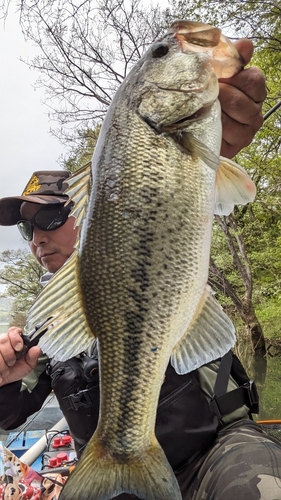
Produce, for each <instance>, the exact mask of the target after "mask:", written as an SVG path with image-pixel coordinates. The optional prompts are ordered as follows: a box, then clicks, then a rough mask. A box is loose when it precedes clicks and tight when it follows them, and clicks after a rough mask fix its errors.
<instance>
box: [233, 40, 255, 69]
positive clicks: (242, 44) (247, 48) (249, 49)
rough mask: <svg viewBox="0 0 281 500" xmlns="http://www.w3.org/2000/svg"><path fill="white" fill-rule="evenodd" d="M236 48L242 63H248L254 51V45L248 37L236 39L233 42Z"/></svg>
mask: <svg viewBox="0 0 281 500" xmlns="http://www.w3.org/2000/svg"><path fill="white" fill-rule="evenodd" d="M234 45H235V47H236V49H237V50H238V52H239V54H240V55H241V57H242V59H243V61H244V64H245V66H246V64H248V63H249V62H250V60H251V58H252V55H253V52H254V45H253V42H252V41H251V40H249V39H248V38H241V39H240V40H237V41H236V42H235V43H234Z"/></svg>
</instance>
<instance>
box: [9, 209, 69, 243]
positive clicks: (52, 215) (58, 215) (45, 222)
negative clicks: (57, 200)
mask: <svg viewBox="0 0 281 500" xmlns="http://www.w3.org/2000/svg"><path fill="white" fill-rule="evenodd" d="M73 205H74V204H73V203H70V204H69V205H67V206H64V205H62V204H58V205H46V206H43V207H42V208H40V210H38V212H36V214H35V215H34V216H33V217H32V218H31V219H30V220H20V221H18V223H17V226H18V229H19V232H20V234H21V235H22V237H23V238H24V239H25V240H26V241H31V240H32V238H33V231H34V228H35V227H37V228H38V229H40V230H41V231H54V230H55V229H58V228H59V227H61V226H63V225H64V224H65V223H66V221H67V219H68V216H69V214H70V212H71V210H72V208H73Z"/></svg>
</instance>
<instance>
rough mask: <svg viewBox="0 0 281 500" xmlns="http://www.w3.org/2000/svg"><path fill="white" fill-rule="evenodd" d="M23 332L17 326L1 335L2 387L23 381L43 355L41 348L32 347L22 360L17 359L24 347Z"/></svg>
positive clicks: (0, 363)
mask: <svg viewBox="0 0 281 500" xmlns="http://www.w3.org/2000/svg"><path fill="white" fill-rule="evenodd" d="M21 334H22V330H21V328H18V327H16V326H14V327H12V328H9V330H8V332H7V333H3V334H1V335H0V386H2V385H6V384H10V383H12V382H16V381H17V380H22V378H23V377H25V376H26V375H28V373H30V372H31V371H32V370H33V369H34V367H35V366H36V364H37V361H38V357H39V355H40V353H41V350H40V348H39V347H36V346H35V347H32V348H31V349H30V350H29V351H28V352H27V353H26V355H25V356H23V357H22V358H21V359H19V360H17V359H16V354H17V353H18V352H20V351H21V350H22V349H23V347H24V345H23V340H22V336H21Z"/></svg>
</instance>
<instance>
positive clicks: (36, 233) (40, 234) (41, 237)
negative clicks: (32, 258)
mask: <svg viewBox="0 0 281 500" xmlns="http://www.w3.org/2000/svg"><path fill="white" fill-rule="evenodd" d="M48 241H49V235H48V231H42V230H41V229H39V228H38V227H34V228H33V236H32V243H33V244H34V245H35V246H37V247H39V246H41V245H45V244H46V243H47V242H48Z"/></svg>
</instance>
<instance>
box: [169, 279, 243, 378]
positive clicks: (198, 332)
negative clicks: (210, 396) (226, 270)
mask: <svg viewBox="0 0 281 500" xmlns="http://www.w3.org/2000/svg"><path fill="white" fill-rule="evenodd" d="M235 340H236V337H235V329H234V326H233V323H232V321H231V320H230V319H229V317H228V316H227V315H226V314H225V312H224V311H223V309H222V307H221V305H220V304H219V303H218V302H217V300H216V299H215V298H214V296H213V295H212V291H211V289H210V287H209V286H207V287H206V290H205V293H204V295H203V297H202V300H201V303H200V305H199V308H198V310H197V315H196V317H195V318H194V320H193V322H192V324H191V325H190V327H189V328H188V330H187V332H186V334H185V336H184V337H183V338H182V339H181V341H180V342H179V343H178V344H177V345H176V347H175V348H174V350H173V353H172V356H171V363H172V366H173V367H174V368H175V370H176V372H177V373H179V374H183V373H188V372H191V371H192V370H195V369H196V368H199V367H200V366H202V365H205V364H206V363H210V362H211V361H214V360H215V359H218V358H220V357H222V356H223V355H224V354H226V353H227V352H228V351H229V350H230V349H231V348H232V347H233V346H234V343H235Z"/></svg>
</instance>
